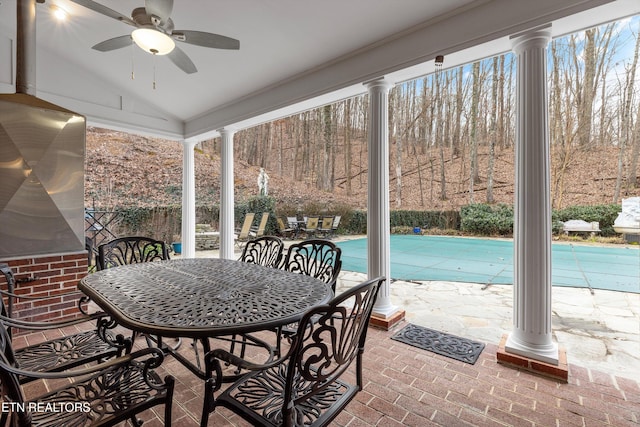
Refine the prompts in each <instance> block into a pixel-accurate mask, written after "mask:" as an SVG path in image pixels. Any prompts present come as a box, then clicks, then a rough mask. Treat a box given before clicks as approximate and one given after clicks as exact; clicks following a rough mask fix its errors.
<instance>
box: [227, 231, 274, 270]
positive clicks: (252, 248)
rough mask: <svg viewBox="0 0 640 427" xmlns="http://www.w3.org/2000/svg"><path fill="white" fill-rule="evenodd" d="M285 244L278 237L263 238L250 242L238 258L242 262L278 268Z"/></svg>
mask: <svg viewBox="0 0 640 427" xmlns="http://www.w3.org/2000/svg"><path fill="white" fill-rule="evenodd" d="M283 252H284V243H282V240H280V238H278V237H276V236H262V237H258V238H256V239H253V240H249V241H248V242H247V244H246V245H245V247H244V248H243V249H242V254H241V255H240V258H238V259H239V260H240V261H242V262H248V263H251V264H258V265H262V266H264V267H273V268H278V267H279V266H280V263H281V261H282V253H283Z"/></svg>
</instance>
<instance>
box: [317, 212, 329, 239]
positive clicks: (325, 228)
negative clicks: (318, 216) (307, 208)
mask: <svg viewBox="0 0 640 427" xmlns="http://www.w3.org/2000/svg"><path fill="white" fill-rule="evenodd" d="M332 225H333V217H332V216H325V217H323V218H322V221H320V224H319V225H318V232H317V234H318V236H319V237H323V238H325V239H327V238H329V235H330V234H331V226H332Z"/></svg>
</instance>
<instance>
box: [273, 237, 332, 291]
mask: <svg viewBox="0 0 640 427" xmlns="http://www.w3.org/2000/svg"><path fill="white" fill-rule="evenodd" d="M341 253H342V251H341V250H340V248H339V247H337V246H336V245H335V244H334V243H333V242H330V241H328V240H322V239H310V240H304V241H302V242H299V243H294V244H293V245H291V246H289V250H288V251H287V256H286V258H285V261H284V266H283V268H284V269H286V270H287V271H291V272H292V273H299V274H306V275H307V276H312V277H315V278H317V279H320V280H322V281H323V282H325V283H327V284H330V285H331V287H332V288H333V290H334V292H335V287H336V280H337V279H338V274H339V273H340V269H341V268H342V261H341V259H340V256H341Z"/></svg>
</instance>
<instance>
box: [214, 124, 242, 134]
mask: <svg viewBox="0 0 640 427" xmlns="http://www.w3.org/2000/svg"><path fill="white" fill-rule="evenodd" d="M237 131H238V129H236V128H235V127H233V126H225V127H223V128H220V129H218V132H220V136H222V135H225V134H226V135H233V134H234V133H236V132H237Z"/></svg>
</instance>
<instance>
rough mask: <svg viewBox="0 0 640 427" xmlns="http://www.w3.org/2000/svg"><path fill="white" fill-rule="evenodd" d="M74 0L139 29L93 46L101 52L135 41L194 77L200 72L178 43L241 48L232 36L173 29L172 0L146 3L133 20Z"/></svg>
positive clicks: (89, 2)
mask: <svg viewBox="0 0 640 427" xmlns="http://www.w3.org/2000/svg"><path fill="white" fill-rule="evenodd" d="M71 1H72V2H73V3H76V4H79V5H80V6H84V7H86V8H87V9H91V10H93V11H95V12H98V13H101V14H102V15H105V16H108V17H110V18H113V19H116V20H118V21H121V22H124V23H125V24H128V25H131V26H132V27H135V28H136V29H135V30H133V32H132V33H131V34H127V35H124V36H119V37H115V38H112V39H109V40H105V41H103V42H101V43H98V44H97V45H95V46H93V47H92V49H95V50H98V51H100V52H108V51H111V50H115V49H120V48H123V47H126V46H130V45H131V39H133V41H134V42H135V43H136V44H137V45H138V46H139V47H140V48H141V49H143V50H145V51H146V52H149V53H151V54H153V55H166V56H167V57H168V58H169V59H170V60H171V61H172V62H173V63H174V64H176V65H177V66H178V67H179V68H180V69H181V70H182V71H184V72H185V73H187V74H192V73H195V72H197V71H198V69H197V68H196V66H195V65H194V63H193V62H192V61H191V59H189V57H188V56H187V54H186V53H184V51H183V50H182V49H180V48H179V47H178V46H176V45H175V42H174V41H175V40H177V41H180V42H183V43H189V44H193V45H196V46H203V47H209V48H215V49H231V50H238V49H240V41H239V40H236V39H232V38H231V37H226V36H221V35H219V34H213V33H206V32H203V31H193V30H174V26H173V20H172V19H171V17H170V15H171V11H172V10H173V0H145V2H144V7H138V8H135V9H133V11H132V12H131V18H129V17H127V16H125V15H122V14H121V13H119V12H116V11H115V10H113V9H109V8H108V7H106V6H103V5H101V4H99V3H96V2H95V1H93V0H71Z"/></svg>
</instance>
